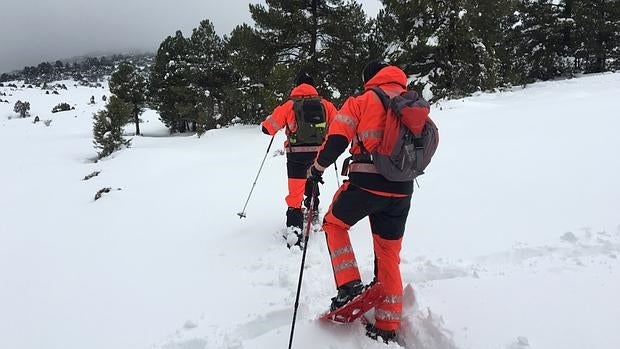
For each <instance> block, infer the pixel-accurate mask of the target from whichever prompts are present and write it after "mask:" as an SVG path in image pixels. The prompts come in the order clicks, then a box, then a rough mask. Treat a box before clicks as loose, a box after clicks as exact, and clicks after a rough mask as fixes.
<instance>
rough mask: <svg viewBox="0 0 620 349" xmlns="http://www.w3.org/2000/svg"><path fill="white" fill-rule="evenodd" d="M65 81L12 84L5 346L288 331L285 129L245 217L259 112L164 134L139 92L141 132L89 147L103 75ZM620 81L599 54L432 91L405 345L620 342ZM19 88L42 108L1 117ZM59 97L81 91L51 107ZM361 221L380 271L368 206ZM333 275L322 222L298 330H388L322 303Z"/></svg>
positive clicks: (0, 238) (190, 341)
mask: <svg viewBox="0 0 620 349" xmlns="http://www.w3.org/2000/svg"><path fill="white" fill-rule="evenodd" d="M67 86H68V87H69V91H61V95H59V96H56V95H45V94H44V93H43V92H42V91H40V90H36V89H18V90H11V89H10V88H6V87H4V88H2V87H0V92H6V93H7V97H4V96H2V97H0V98H2V99H8V100H9V101H10V103H0V159H1V164H2V169H1V170H0V347H1V348H14V349H61V348H62V349H73V348H76V349H78V348H79V349H85V348H86V349H109V348H114V349H140V348H161V349H212V348H230V349H232V348H239V349H241V348H243V349H250V348H261V349H262V348H285V347H286V346H287V343H288V338H289V331H290V321H291V318H292V310H293V302H294V297H295V291H296V286H297V280H298V272H299V264H300V261H301V252H300V251H296V250H288V249H286V248H285V247H284V245H283V242H282V241H281V238H280V233H281V230H282V226H283V223H284V211H285V205H284V202H283V197H284V195H285V191H286V180H285V157H284V156H283V155H282V153H281V152H279V150H281V147H282V142H283V140H284V138H283V136H282V135H278V136H277V137H276V141H275V142H274V146H273V147H272V149H270V151H269V153H268V157H267V160H266V163H265V167H264V168H263V172H262V173H261V176H260V178H259V180H258V183H257V186H256V189H255V190H254V193H253V196H252V198H251V200H250V203H249V205H248V208H247V218H245V219H243V220H240V219H239V217H238V216H237V215H236V213H237V212H239V211H240V210H241V208H242V207H243V203H244V202H245V199H246V197H247V194H248V192H249V190H250V187H251V185H252V182H253V180H254V177H255V175H256V171H257V170H258V167H259V165H260V162H261V160H262V157H263V155H264V154H265V153H266V147H267V144H268V142H269V139H268V137H265V136H264V135H262V134H261V133H260V130H259V128H258V127H256V126H237V127H232V128H227V129H218V130H212V131H209V132H208V133H207V134H206V135H205V136H203V137H202V138H196V137H195V136H174V137H170V136H168V133H167V131H166V130H165V129H164V128H163V126H162V125H161V124H160V123H159V121H158V120H157V115H156V114H155V113H154V112H153V111H147V113H146V114H145V115H144V120H145V124H143V125H142V127H141V128H142V130H143V131H144V134H145V136H144V137H134V138H133V141H132V144H133V146H132V147H131V148H130V149H126V150H122V151H120V152H118V153H115V154H114V155H113V156H111V157H110V158H108V159H105V160H104V161H100V162H98V163H93V162H92V159H93V158H94V157H95V155H96V153H95V150H94V149H93V148H92V131H91V127H92V113H93V112H95V111H96V110H98V109H99V108H102V107H103V103H102V102H101V98H100V97H101V95H102V94H104V93H105V94H109V93H108V91H107V90H103V89H91V88H86V87H73V84H68V83H67ZM91 95H95V97H96V99H97V104H96V105H94V106H91V105H87V102H88V100H89V98H90V96H91ZM617 96H620V74H603V75H592V76H586V77H582V78H578V79H573V80H565V81H556V82H546V83H539V84H535V85H532V86H529V87H528V88H526V89H515V90H514V91H508V92H503V93H498V94H480V95H478V96H474V97H470V98H466V99H463V100H455V101H449V102H443V103H441V104H440V105H438V106H435V108H434V110H433V113H432V114H433V116H434V119H435V120H436V122H437V124H438V126H439V128H440V132H441V144H440V148H439V150H438V153H437V155H436V156H435V158H434V159H433V162H432V164H431V166H430V167H429V171H428V174H427V175H425V176H423V178H421V180H420V188H419V189H416V193H415V196H414V202H413V209H412V212H411V216H410V219H409V222H408V227H407V232H406V235H405V239H404V246H403V253H402V271H403V276H404V281H405V283H406V284H410V285H411V286H412V288H411V287H410V288H408V292H409V293H408V297H407V300H408V302H409V304H408V306H407V308H406V311H405V321H404V323H405V328H406V330H405V331H404V336H405V339H406V340H407V343H408V344H407V347H408V348H416V349H444V348H463V349H464V348H471V349H480V348H502V349H503V348H509V349H517V348H532V349H554V348H563V349H572V348H574V349H583V348H601V349H615V348H619V347H620V334H619V333H618V331H617V324H618V321H619V320H620V303H618V301H617V294H620V261H619V260H618V255H619V254H620V215H619V214H618V212H620V202H619V201H618V198H620V184H618V178H620V160H619V159H620V157H619V154H618V149H620V138H618V137H617V133H618V130H620V120H619V119H618V113H617V112H616V111H615V109H616V108H615V104H614V102H615V100H616V99H617ZM17 99H21V100H24V99H25V100H28V101H30V103H31V106H32V111H31V114H32V115H39V117H40V118H41V119H43V120H45V119H52V120H53V121H52V123H51V124H50V126H49V127H46V126H45V125H44V124H42V123H37V124H33V123H32V118H29V119H10V120H9V119H8V117H9V116H10V117H14V116H15V115H14V114H15V113H13V111H12V108H13V104H14V103H15V101H17ZM63 101H66V102H69V103H70V104H72V105H75V107H76V109H75V110H74V111H70V112H64V113H57V114H51V113H50V111H51V108H52V107H53V106H54V105H56V104H58V103H59V102H63ZM131 130H132V128H131V127H128V128H127V131H128V132H131ZM338 165H339V167H340V166H341V165H340V163H339V164H338ZM93 171H101V173H100V174H99V176H97V177H94V178H92V179H90V180H88V181H83V180H82V178H83V177H84V176H86V175H88V174H90V173H92V172H93ZM325 178H326V184H325V185H324V186H323V187H322V190H323V195H322V200H323V201H322V209H323V210H326V209H327V206H328V203H329V198H330V197H331V195H332V194H333V193H334V192H335V190H336V188H337V184H336V175H335V173H334V170H333V168H330V169H328V170H327V172H326V175H325ZM103 187H111V188H113V190H112V191H111V192H110V193H107V194H104V196H103V198H102V199H101V200H98V201H94V200H93V197H94V194H95V192H96V191H97V190H99V189H101V188H103ZM117 189H120V190H117ZM352 239H353V243H354V247H355V248H356V253H357V257H358V262H359V264H360V267H361V270H362V273H363V277H364V279H365V280H366V281H369V280H370V279H371V278H372V250H371V240H370V236H369V227H368V225H367V221H362V222H360V224H358V225H356V226H355V227H354V228H353V229H352ZM412 289H415V297H413V296H412V295H411V290H412ZM334 293H335V289H334V285H333V278H332V274H331V268H330V266H329V262H328V254H327V250H326V246H325V242H324V238H323V236H322V235H321V233H320V232H318V231H315V232H314V233H313V234H312V235H311V238H310V245H309V249H308V255H307V260H306V270H305V274H304V283H303V285H302V294H301V300H300V309H299V311H300V312H299V314H298V323H297V326H296V333H295V339H294V343H293V344H294V345H293V347H294V348H299V349H301V348H338V349H349V348H387V346H385V345H382V344H378V343H375V342H372V341H370V340H369V339H367V338H365V337H364V336H363V335H362V328H361V326H359V325H353V326H332V325H325V324H321V323H318V322H317V321H316V320H315V319H316V318H317V316H318V315H319V314H320V313H321V312H322V311H324V310H325V308H326V307H327V306H328V304H329V298H330V297H332V296H333V295H334ZM414 298H415V301H414ZM391 347H395V346H391Z"/></svg>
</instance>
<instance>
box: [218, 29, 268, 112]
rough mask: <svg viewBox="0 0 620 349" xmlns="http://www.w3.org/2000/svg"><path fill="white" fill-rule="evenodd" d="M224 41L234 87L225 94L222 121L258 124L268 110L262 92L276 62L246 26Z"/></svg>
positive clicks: (228, 87) (231, 85)
mask: <svg viewBox="0 0 620 349" xmlns="http://www.w3.org/2000/svg"><path fill="white" fill-rule="evenodd" d="M224 42H225V45H224V47H225V52H226V57H227V60H228V63H229V70H230V73H231V84H230V85H228V86H227V87H225V91H224V95H225V97H224V103H223V108H222V115H223V118H224V119H225V120H233V118H239V119H240V120H242V121H245V122H252V123H256V122H259V121H261V120H262V119H263V118H264V115H265V114H264V113H265V111H266V109H265V107H264V105H265V103H264V102H263V91H264V87H265V85H266V84H267V80H268V76H269V73H270V72H271V70H272V69H273V66H274V59H273V57H270V56H268V53H267V52H266V50H265V45H264V44H263V43H262V40H261V39H260V37H259V36H258V34H257V33H256V31H255V30H254V29H253V28H252V27H250V26H249V25H247V24H243V25H240V26H237V27H235V28H234V29H233V31H232V32H231V34H230V36H229V37H225V38H224Z"/></svg>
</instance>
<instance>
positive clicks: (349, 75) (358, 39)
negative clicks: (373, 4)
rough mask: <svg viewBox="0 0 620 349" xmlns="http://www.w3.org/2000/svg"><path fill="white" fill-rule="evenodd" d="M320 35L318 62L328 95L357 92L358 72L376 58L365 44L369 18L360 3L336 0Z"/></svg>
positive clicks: (359, 85) (342, 96) (337, 99)
mask: <svg viewBox="0 0 620 349" xmlns="http://www.w3.org/2000/svg"><path fill="white" fill-rule="evenodd" d="M330 8H331V11H329V12H327V20H326V23H325V26H324V34H323V36H322V41H321V48H320V56H319V62H320V67H321V72H322V73H323V75H324V80H325V82H326V83H327V85H328V90H329V94H328V95H327V96H329V97H330V98H331V99H332V100H333V101H334V102H336V103H340V102H343V101H344V99H345V98H347V97H349V96H351V95H353V94H355V93H357V92H360V91H361V89H362V80H361V77H360V76H361V75H360V72H361V71H362V68H363V67H364V64H365V63H366V62H367V61H368V60H369V59H373V58H376V56H374V54H375V53H374V52H371V50H372V48H371V46H370V45H369V39H368V36H369V32H370V27H371V22H370V21H368V19H367V17H366V14H365V13H364V11H363V10H362V5H360V4H358V3H356V2H355V1H352V2H346V3H345V2H339V3H338V5H337V6H333V7H330Z"/></svg>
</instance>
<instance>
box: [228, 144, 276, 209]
mask: <svg viewBox="0 0 620 349" xmlns="http://www.w3.org/2000/svg"><path fill="white" fill-rule="evenodd" d="M274 138H276V136H275V135H273V136H271V140H270V141H269V145H268V146H267V151H266V152H265V156H264V157H263V162H261V163H260V167H259V168H258V173H257V174H256V178H254V184H252V189H250V193H249V194H248V199H247V200H245V205H243V210H241V212H239V213H237V216H239V219H241V218H245V217H246V216H245V208H246V207H248V202H249V201H250V197H251V196H252V192H253V191H254V187H255V186H256V182H257V181H258V176H259V175H260V171H262V169H263V165H264V164H265V160H266V159H267V154H269V149H271V144H272V143H273V139H274Z"/></svg>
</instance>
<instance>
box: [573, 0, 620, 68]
mask: <svg viewBox="0 0 620 349" xmlns="http://www.w3.org/2000/svg"><path fill="white" fill-rule="evenodd" d="M572 5H573V6H572V10H573V11H574V20H575V27H576V33H575V37H576V38H575V39H576V43H575V44H576V45H575V46H576V52H575V56H576V58H577V59H578V60H579V62H578V66H580V67H581V68H582V69H583V70H584V71H585V72H587V73H594V72H602V71H606V70H607V69H608V68H609V66H611V65H613V66H615V67H617V66H618V65H619V63H618V59H619V58H620V54H619V52H618V50H619V47H618V46H619V44H620V41H619V35H620V1H617V0H575V1H573V2H572Z"/></svg>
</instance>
